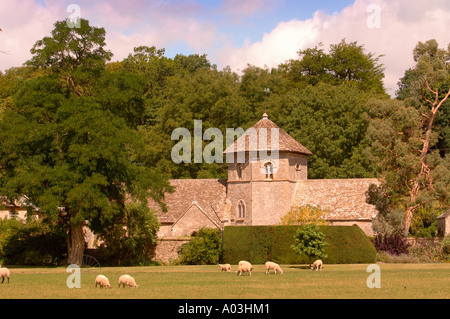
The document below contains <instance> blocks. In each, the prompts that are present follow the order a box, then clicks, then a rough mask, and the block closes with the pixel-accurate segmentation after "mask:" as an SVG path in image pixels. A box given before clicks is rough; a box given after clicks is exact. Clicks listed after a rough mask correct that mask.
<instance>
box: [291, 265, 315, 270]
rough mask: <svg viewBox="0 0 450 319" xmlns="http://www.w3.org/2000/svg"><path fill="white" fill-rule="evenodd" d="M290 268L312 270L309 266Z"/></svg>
mask: <svg viewBox="0 0 450 319" xmlns="http://www.w3.org/2000/svg"><path fill="white" fill-rule="evenodd" d="M288 268H294V269H307V270H311V268H309V266H308V265H298V266H289V267H288Z"/></svg>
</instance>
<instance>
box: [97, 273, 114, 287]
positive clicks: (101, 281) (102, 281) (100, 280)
mask: <svg viewBox="0 0 450 319" xmlns="http://www.w3.org/2000/svg"><path fill="white" fill-rule="evenodd" d="M97 285H99V286H100V288H103V287H106V288H111V285H110V284H109V280H108V278H106V277H105V276H103V275H98V276H97V277H95V287H97Z"/></svg>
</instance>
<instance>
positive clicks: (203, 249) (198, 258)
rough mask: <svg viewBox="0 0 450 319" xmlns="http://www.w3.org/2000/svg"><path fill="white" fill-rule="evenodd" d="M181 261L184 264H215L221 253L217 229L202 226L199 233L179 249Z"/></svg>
mask: <svg viewBox="0 0 450 319" xmlns="http://www.w3.org/2000/svg"><path fill="white" fill-rule="evenodd" d="M178 254H179V263H180V264H184V265H215V264H218V263H219V258H220V255H221V247H220V237H219V233H218V231H217V229H211V228H200V229H199V231H198V232H197V235H196V236H195V237H193V238H192V239H191V241H189V242H188V243H186V244H183V245H182V246H181V247H180V250H179V251H178Z"/></svg>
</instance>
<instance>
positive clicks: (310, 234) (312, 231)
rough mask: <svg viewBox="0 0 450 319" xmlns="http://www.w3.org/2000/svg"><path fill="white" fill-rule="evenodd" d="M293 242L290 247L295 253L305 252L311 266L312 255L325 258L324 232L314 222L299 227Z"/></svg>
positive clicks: (325, 243)
mask: <svg viewBox="0 0 450 319" xmlns="http://www.w3.org/2000/svg"><path fill="white" fill-rule="evenodd" d="M294 238H295V244H293V245H292V246H291V248H292V249H293V250H294V251H295V252H296V253H297V254H299V255H300V254H305V255H306V256H308V257H309V266H310V267H311V263H312V257H317V258H326V257H327V254H325V252H324V248H325V247H326V246H327V245H328V243H327V242H326V241H325V234H324V233H323V232H321V231H320V229H319V227H318V226H317V225H315V224H307V225H303V226H301V227H300V229H299V230H297V233H296V235H295V237H294Z"/></svg>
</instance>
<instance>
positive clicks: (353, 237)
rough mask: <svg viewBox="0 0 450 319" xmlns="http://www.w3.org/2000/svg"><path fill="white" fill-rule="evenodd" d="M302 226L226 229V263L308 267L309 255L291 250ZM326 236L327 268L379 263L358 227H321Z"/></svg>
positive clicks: (325, 261) (230, 227)
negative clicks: (340, 265) (267, 262)
mask: <svg viewBox="0 0 450 319" xmlns="http://www.w3.org/2000/svg"><path fill="white" fill-rule="evenodd" d="M299 227H300V226H226V227H225V229H224V232H223V255H222V259H223V262H226V263H230V264H237V263H238V262H239V261H240V260H247V261H249V262H251V263H253V264H264V263H265V262H266V261H268V260H270V261H273V262H276V263H279V264H307V263H309V259H308V257H307V256H306V255H297V254H296V253H295V251H294V250H293V249H292V248H291V245H292V244H294V241H295V240H294V236H295V234H296V232H297V229H298V228H299ZM319 227H320V230H321V231H322V232H323V233H324V234H325V239H326V241H327V242H328V246H326V248H325V253H326V254H327V255H328V257H327V258H323V262H324V263H327V264H355V263H375V262H376V250H375V248H374V246H373V245H372V243H371V241H370V239H369V238H368V237H367V236H366V234H364V232H363V231H362V230H361V228H359V227H358V226H356V225H355V226H319Z"/></svg>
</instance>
